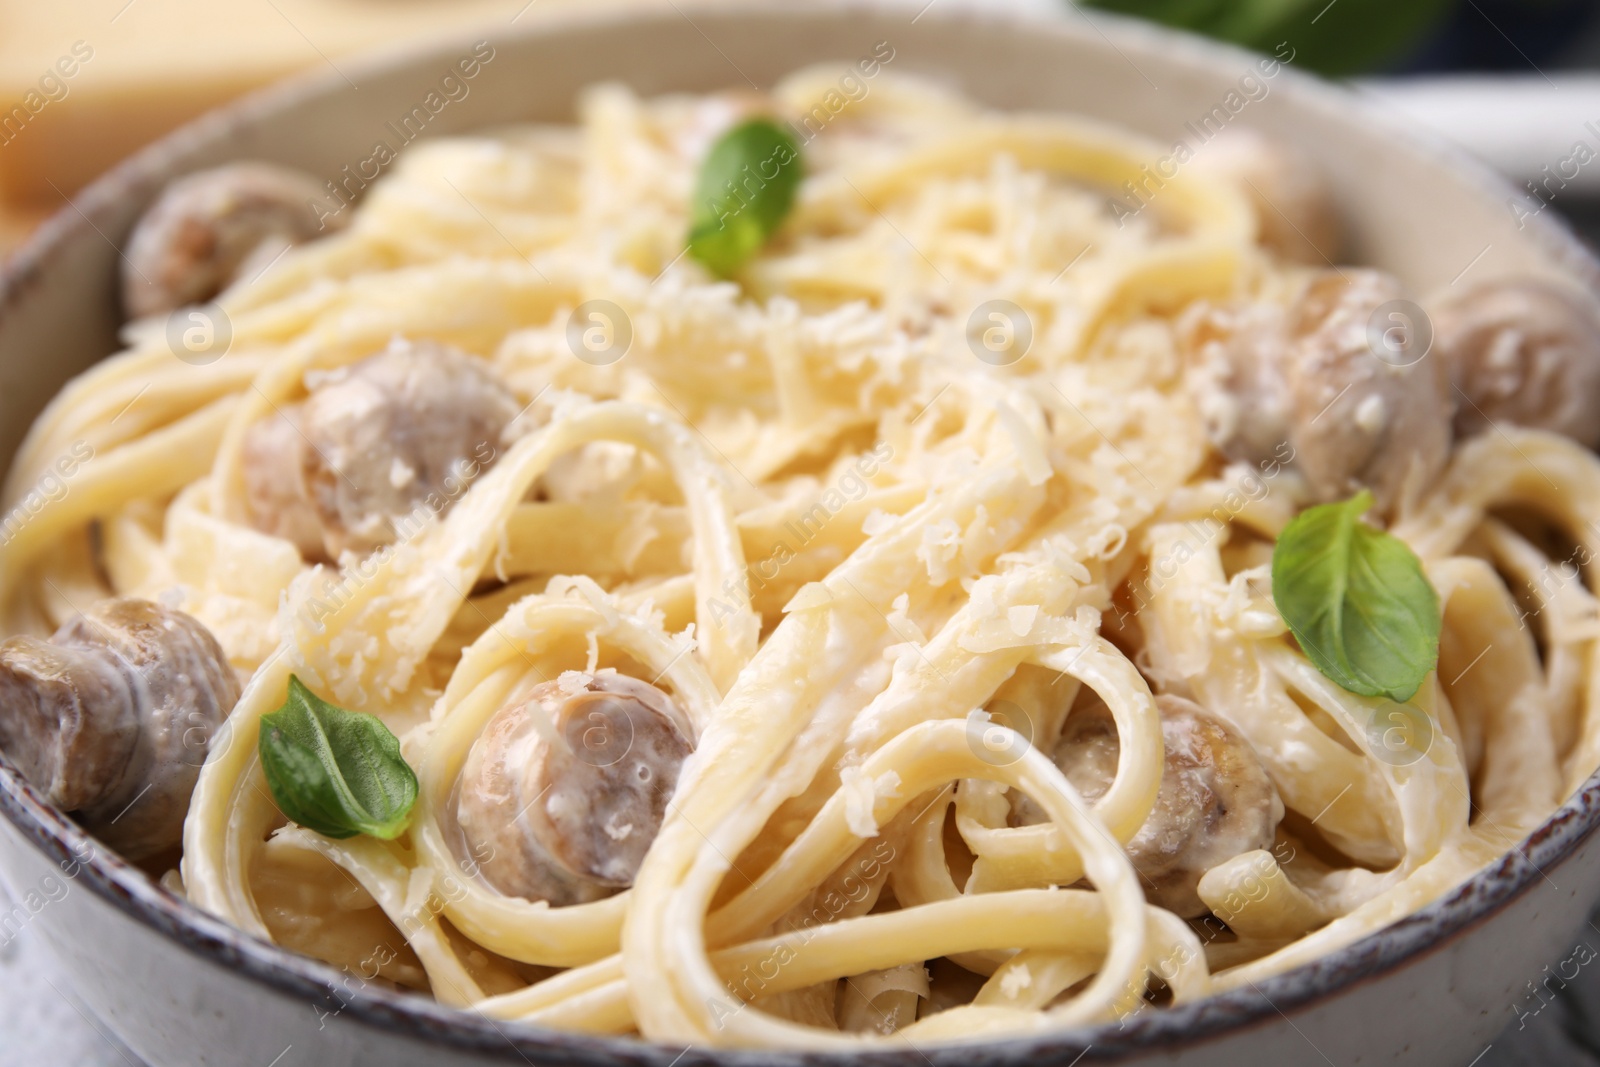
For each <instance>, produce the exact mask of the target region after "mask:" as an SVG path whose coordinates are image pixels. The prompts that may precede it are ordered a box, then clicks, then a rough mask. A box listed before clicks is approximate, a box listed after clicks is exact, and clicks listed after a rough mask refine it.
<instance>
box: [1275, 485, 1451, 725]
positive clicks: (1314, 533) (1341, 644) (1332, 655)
mask: <svg viewBox="0 0 1600 1067" xmlns="http://www.w3.org/2000/svg"><path fill="white" fill-rule="evenodd" d="M1371 507H1372V494H1371V493H1369V492H1367V491H1366V490H1364V489H1363V490H1362V491H1361V492H1360V493H1358V494H1357V495H1356V496H1354V497H1352V498H1351V499H1349V500H1346V501H1344V502H1343V503H1340V504H1323V505H1321V506H1320V507H1314V508H1307V509H1306V510H1305V511H1303V512H1301V513H1300V514H1299V515H1298V516H1296V517H1295V519H1294V521H1293V522H1291V523H1289V525H1288V526H1286V527H1284V530H1283V535H1282V536H1281V537H1279V538H1278V544H1277V546H1276V547H1275V548H1274V549H1273V551H1272V599H1273V600H1274V601H1276V602H1277V605H1278V614H1280V615H1282V616H1283V621H1284V622H1285V623H1287V624H1288V625H1289V629H1290V631H1292V632H1293V633H1294V636H1295V640H1297V641H1299V642H1300V647H1301V648H1302V649H1303V650H1304V651H1305V654H1306V655H1307V656H1308V657H1310V659H1311V662H1312V663H1314V664H1316V667H1317V670H1319V671H1321V672H1322V673H1323V674H1325V675H1327V676H1328V677H1329V678H1331V679H1333V680H1334V681H1335V682H1337V683H1338V684H1339V685H1340V686H1342V687H1343V688H1345V689H1347V690H1349V691H1350V692H1352V693H1359V694H1361V695H1362V696H1369V697H1378V696H1383V697H1388V698H1389V699H1390V700H1393V701H1396V702H1398V703H1402V704H1403V703H1405V702H1406V701H1407V700H1410V699H1411V698H1412V696H1414V695H1415V694H1416V692H1417V689H1418V687H1420V686H1421V685H1422V680H1423V679H1424V678H1426V677H1427V676H1428V672H1429V671H1431V670H1433V669H1434V666H1435V665H1436V664H1437V663H1438V661H1439V594H1438V593H1436V592H1435V591H1434V588H1433V586H1432V585H1431V584H1430V583H1429V582H1428V578H1427V575H1425V574H1423V572H1422V562H1421V561H1420V560H1418V559H1417V557H1416V555H1415V554H1414V553H1412V551H1411V549H1409V548H1407V547H1406V544H1405V542H1404V541H1401V540H1400V539H1399V538H1398V537H1392V536H1390V535H1389V534H1387V533H1384V532H1383V531H1382V530H1379V529H1376V528H1374V527H1371V526H1368V525H1367V524H1366V523H1364V522H1362V521H1361V516H1362V515H1364V514H1366V512H1367V510H1368V509H1369V508H1371Z"/></svg>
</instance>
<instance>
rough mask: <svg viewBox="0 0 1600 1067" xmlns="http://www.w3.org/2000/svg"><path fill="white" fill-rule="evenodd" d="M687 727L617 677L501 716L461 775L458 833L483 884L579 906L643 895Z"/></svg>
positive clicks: (664, 700)
mask: <svg viewBox="0 0 1600 1067" xmlns="http://www.w3.org/2000/svg"><path fill="white" fill-rule="evenodd" d="M693 736H694V735H693V731H692V729H691V727H690V725H689V720H688V719H687V718H686V717H685V716H684V714H683V712H681V711H680V710H678V707H677V705H676V704H674V703H673V702H672V700H671V698H669V697H668V696H667V695H666V694H665V693H663V692H662V691H661V690H659V689H657V688H656V687H655V686H653V685H647V684H645V683H644V682H641V681H638V680H637V679H634V678H630V677H628V676H627V675H623V674H618V673H617V672H615V671H612V670H603V671H600V672H598V673H596V674H583V673H580V672H577V671H568V672H567V673H566V674H563V675H562V676H561V677H560V678H558V679H557V680H555V681H553V682H546V683H544V684H543V685H540V686H539V687H538V688H536V689H534V690H533V692H532V693H531V694H530V695H529V696H528V697H527V699H525V700H517V701H515V702H513V703H511V704H508V705H507V706H506V707H504V708H502V709H500V711H498V712H496V713H495V715H494V717H493V718H492V719H490V720H489V724H488V726H487V727H485V729H484V731H483V733H482V735H480V736H479V738H478V740H477V741H476V742H475V743H474V744H473V746H472V751H471V752H470V753H468V755H467V761H466V764H465V766H464V767H463V768H462V771H461V781H460V786H459V794H458V798H457V802H456V821H457V824H458V825H459V827H460V829H461V834H462V837H463V838H464V842H463V843H464V846H465V849H466V852H467V853H468V854H469V855H470V856H472V857H473V858H474V860H475V863H476V866H477V869H478V871H479V873H480V874H481V875H482V877H483V878H484V880H485V881H487V882H488V883H489V884H490V885H492V886H494V887H495V888H496V889H498V890H500V892H502V893H505V894H506V895H508V896H514V897H525V898H527V899H528V900H547V901H549V902H550V903H551V904H554V905H565V904H581V903H584V902H586V901H591V900H598V899H600V898H602V897H606V896H610V895H611V894H612V893H614V892H616V891H617V890H619V889H625V888H626V887H628V886H630V885H632V884H633V877H634V875H635V874H636V873H638V870H639V864H640V863H641V862H643V860H644V854H645V852H646V851H647V850H648V849H649V848H650V843H651V842H652V841H654V840H655V837H656V831H658V830H659V829H660V828H661V820H662V818H663V817H664V816H665V815H666V810H667V803H668V801H669V800H671V799H672V793H673V790H674V789H675V788H677V785H678V772H679V770H680V769H681V768H682V766H683V761H684V759H685V758H686V757H687V756H688V755H689V753H690V752H691V751H692V750H693V748H694V744H693V740H692V738H693Z"/></svg>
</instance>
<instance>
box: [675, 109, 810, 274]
mask: <svg viewBox="0 0 1600 1067" xmlns="http://www.w3.org/2000/svg"><path fill="white" fill-rule="evenodd" d="M802 170H803V168H802V166H801V162H800V146H799V145H797V144H795V141H794V138H793V137H791V136H790V135H789V133H788V132H787V131H786V130H784V129H782V128H781V127H779V126H778V125H777V124H776V123H774V122H772V121H771V120H770V119H751V120H749V121H748V122H743V123H740V124H739V125H738V126H735V127H734V128H733V129H731V130H729V131H728V132H727V133H725V134H723V135H722V137H721V138H720V139H719V140H718V141H717V143H716V144H714V145H712V146H711V151H710V152H709V153H707V154H706V158H705V162H704V163H702V164H700V177H699V180H698V181H697V182H696V183H695V190H694V201H693V210H692V211H691V213H690V219H689V254H690V255H691V256H693V257H694V258H695V259H697V260H699V261H700V262H701V263H704V264H705V265H706V266H707V267H708V268H709V269H710V270H711V271H712V272H713V273H714V274H716V275H718V276H719V277H723V278H726V277H729V276H730V275H732V274H733V273H734V272H735V271H737V270H738V269H739V268H740V267H741V266H742V265H743V264H744V261H745V260H747V259H749V258H750V257H751V256H752V255H754V254H755V253H756V251H757V250H758V249H760V248H761V246H762V245H764V244H766V243H767V238H769V237H771V236H772V233H773V231H774V230H776V229H777V228H778V227H779V226H780V225H782V223H783V220H784V219H785V218H786V217H787V216H788V214H789V209H790V208H791V207H793V206H794V196H795V191H796V190H797V189H799V187H800V177H801V173H802Z"/></svg>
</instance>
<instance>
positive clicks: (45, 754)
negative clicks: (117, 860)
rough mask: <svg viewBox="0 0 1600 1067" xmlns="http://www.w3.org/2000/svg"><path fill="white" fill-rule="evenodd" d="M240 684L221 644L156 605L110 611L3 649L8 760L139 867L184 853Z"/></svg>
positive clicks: (1, 745) (0, 685)
mask: <svg viewBox="0 0 1600 1067" xmlns="http://www.w3.org/2000/svg"><path fill="white" fill-rule="evenodd" d="M238 700H239V679H238V677H237V676H236V675H235V674H234V672H233V668H232V667H230V666H229V665H228V660H227V657H226V655H224V653H223V651H222V648H221V646H220V645H218V644H217V640H216V638H214V637H212V636H211V632H210V631H209V630H207V629H206V628H205V627H204V626H202V625H201V624H200V623H199V622H197V621H195V619H193V618H192V617H190V616H188V615H186V614H184V613H183V612H181V611H173V610H171V609H169V608H164V607H162V606H160V605H159V604H153V603H151V602H150V601H148V600H137V599H133V598H120V599H113V600H104V601H101V602H100V603H99V604H97V605H95V606H94V607H93V608H91V609H90V610H89V611H88V612H87V613H86V614H84V615H81V616H79V617H78V618H76V619H74V620H72V621H71V622H68V623H67V624H66V625H65V626H63V627H61V629H60V630H58V631H56V633H55V635H54V636H52V637H51V638H50V640H48V641H41V640H39V639H38V638H35V637H13V638H11V639H9V640H7V641H6V642H4V643H3V644H0V749H3V750H4V751H5V753H6V755H7V756H8V757H10V759H11V761H12V762H13V763H15V764H16V765H17V768H18V769H19V770H21V771H22V774H23V776H24V777H26V778H27V779H28V780H29V781H30V782H32V783H33V784H34V785H36V786H37V787H38V788H40V789H41V790H43V791H44V792H45V793H46V794H47V795H48V796H49V797H50V800H51V801H52V802H53V803H55V804H57V805H58V806H60V807H62V808H65V809H66V810H68V811H71V812H75V813H76V814H77V818H78V820H79V821H80V822H81V823H82V824H83V825H84V827H85V829H87V830H89V832H91V833H93V834H95V835H96V836H97V837H99V838H100V839H101V840H103V841H105V842H106V844H108V845H110V846H111V847H112V848H115V849H116V850H117V851H119V852H121V853H122V854H123V855H125V856H127V857H128V858H130V859H139V858H142V857H144V856H149V855H153V854H155V853H157V852H161V851H163V850H165V849H169V848H173V847H175V846H177V845H178V843H179V841H180V840H181V839H182V836H183V820H184V816H185V815H186V814H187V812H188V810H189V795H190V794H191V793H192V792H193V791H194V783H195V779H196V778H197V777H198V775H199V773H200V766H201V764H203V763H204V762H205V759H206V753H207V751H208V750H209V748H210V746H211V744H212V742H213V740H214V739H215V737H216V734H217V730H218V728H219V727H221V725H222V723H223V721H224V720H225V719H226V718H227V717H228V713H229V712H231V711H232V710H233V706H234V704H236V703H237V702H238Z"/></svg>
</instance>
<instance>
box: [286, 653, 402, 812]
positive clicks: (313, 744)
mask: <svg viewBox="0 0 1600 1067" xmlns="http://www.w3.org/2000/svg"><path fill="white" fill-rule="evenodd" d="M260 751H261V766H262V769H263V770H265V771H266V774H267V786H268V788H270V789H271V790H272V798H273V799H274V800H276V801H277V802H278V808H279V810H281V811H282V812H283V813H284V814H285V815H287V816H288V817H289V818H290V819H292V820H293V821H295V822H297V823H299V824H300V825H301V826H304V827H305V828H306V829H308V830H315V831H316V832H317V833H319V834H322V835H323V836H325V837H335V838H342V837H354V836H355V835H356V834H370V835H371V836H373V837H381V838H384V839H392V838H395V837H398V836H400V834H401V833H402V832H403V831H404V830H405V828H406V824H407V823H408V822H409V821H410V819H411V806H412V805H413V804H414V803H415V802H416V799H417V776H416V774H415V773H413V772H412V770H411V768H410V766H409V765H407V763H406V761H405V759H404V758H402V757H401V755H400V741H399V739H398V738H396V737H395V736H394V734H393V733H391V732H390V731H389V728H388V727H387V726H385V725H383V723H382V722H380V721H379V720H378V719H377V718H375V717H374V716H371V715H365V714H362V713H360V712H354V711H346V710H344V709H343V708H339V707H335V706H334V705H332V704H329V703H328V702H327V701H325V700H322V699H321V698H320V697H318V696H317V695H316V694H315V693H313V692H312V691H311V690H309V689H307V688H306V687H305V685H303V684H302V683H301V681H300V679H298V678H296V677H294V676H293V675H290V676H289V696H288V698H287V699H286V700H285V701H284V702H283V706H282V707H280V708H278V710H277V711H273V712H269V713H268V714H266V715H263V716H262V717H261V740H260Z"/></svg>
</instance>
